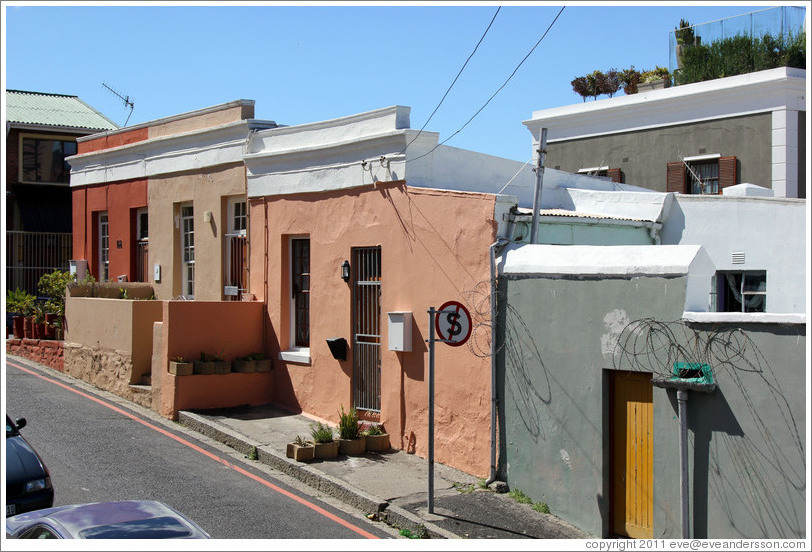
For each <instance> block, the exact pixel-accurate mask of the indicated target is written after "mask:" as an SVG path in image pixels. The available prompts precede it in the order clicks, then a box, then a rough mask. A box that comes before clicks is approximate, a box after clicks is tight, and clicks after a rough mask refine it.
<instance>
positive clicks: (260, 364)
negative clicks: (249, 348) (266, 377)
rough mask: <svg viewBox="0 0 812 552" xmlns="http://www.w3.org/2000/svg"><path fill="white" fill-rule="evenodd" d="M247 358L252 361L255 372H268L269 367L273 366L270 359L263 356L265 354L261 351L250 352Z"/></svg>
mask: <svg viewBox="0 0 812 552" xmlns="http://www.w3.org/2000/svg"><path fill="white" fill-rule="evenodd" d="M248 358H250V359H251V360H253V361H254V366H255V367H256V371H257V372H270V371H271V368H273V364H272V363H271V359H269V358H265V355H263V354H262V353H251V354H250V355H248Z"/></svg>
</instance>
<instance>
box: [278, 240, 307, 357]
mask: <svg viewBox="0 0 812 552" xmlns="http://www.w3.org/2000/svg"><path fill="white" fill-rule="evenodd" d="M288 267H289V271H290V273H289V274H290V289H289V290H288V291H289V293H290V295H289V297H290V338H289V339H290V341H289V346H288V349H287V350H286V351H281V352H280V353H279V358H280V359H282V360H284V361H286V362H295V363H300V364H309V363H310V238H309V237H307V236H292V237H290V238H289V241H288Z"/></svg>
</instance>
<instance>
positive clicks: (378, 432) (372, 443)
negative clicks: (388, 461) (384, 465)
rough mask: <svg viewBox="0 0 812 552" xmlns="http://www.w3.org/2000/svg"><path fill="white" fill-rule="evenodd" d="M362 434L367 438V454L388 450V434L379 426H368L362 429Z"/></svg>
mask: <svg viewBox="0 0 812 552" xmlns="http://www.w3.org/2000/svg"><path fill="white" fill-rule="evenodd" d="M362 433H363V434H364V435H365V436H366V438H367V452H381V451H384V450H389V448H390V447H389V434H388V433H386V432H385V431H384V429H383V426H382V425H380V424H369V425H367V426H365V427H364V429H363V431H362Z"/></svg>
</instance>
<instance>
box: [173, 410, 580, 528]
mask: <svg viewBox="0 0 812 552" xmlns="http://www.w3.org/2000/svg"><path fill="white" fill-rule="evenodd" d="M178 421H179V422H180V423H181V424H182V425H184V426H186V427H188V428H190V429H193V430H195V431H197V432H199V433H201V434H204V435H206V436H208V437H210V438H212V439H215V440H217V441H220V442H222V443H225V444H226V445H228V446H230V447H232V448H234V449H235V450H237V451H239V452H241V453H242V454H245V455H251V454H252V451H253V450H254V448H255V447H256V454H257V459H258V461H260V462H263V463H265V464H267V465H269V466H271V467H273V468H274V469H277V470H279V471H282V472H284V473H286V474H288V475H290V476H292V477H295V478H297V479H299V480H301V481H303V482H305V483H307V484H308V485H310V486H312V487H314V488H315V489H317V490H318V491H319V492H322V493H324V494H327V495H330V496H332V497H334V498H337V499H339V500H341V501H343V502H345V503H347V504H349V505H351V506H353V507H355V508H357V509H359V510H361V511H362V512H364V513H365V514H367V516H368V517H373V516H374V518H375V519H380V520H382V521H386V522H387V523H389V524H391V525H393V526H395V527H397V528H400V529H408V530H409V531H411V532H412V534H414V535H422V536H427V537H430V538H449V539H450V538H490V539H512V538H542V539H585V538H591V537H590V536H589V535H587V534H586V533H584V532H582V531H580V530H579V529H577V528H575V527H573V526H571V525H569V524H567V523H565V522H563V521H562V520H560V519H558V518H556V517H555V516H554V515H549V514H542V513H540V512H536V511H535V510H533V509H532V508H531V506H530V505H529V504H520V503H518V502H516V501H515V500H514V499H513V498H511V497H510V496H508V495H507V494H500V493H497V492H494V491H491V490H489V489H482V488H480V486H479V481H478V480H477V478H475V477H473V476H471V475H468V474H466V473H463V472H461V471H458V470H455V469H453V468H449V467H448V466H445V465H442V464H439V463H437V462H435V464H434V513H433V514H430V513H429V512H428V461H427V460H426V459H424V458H420V457H418V456H415V455H413V454H407V453H405V452H403V451H396V450H390V451H388V452H384V453H366V454H364V455H363V456H352V457H348V456H339V457H338V458H335V459H331V460H314V461H312V462H307V463H304V462H296V461H295V460H293V459H291V458H287V457H286V447H287V443H289V442H291V441H292V440H293V439H294V438H295V437H296V436H297V435H301V436H302V437H303V438H309V437H310V423H311V421H312V420H310V419H309V418H307V417H305V416H301V415H296V414H291V413H288V412H284V411H281V410H278V409H276V408H274V407H272V406H258V407H237V408H230V409H220V410H207V411H204V412H181V413H180V414H179V418H178Z"/></svg>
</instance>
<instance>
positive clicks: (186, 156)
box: [68, 100, 276, 300]
mask: <svg viewBox="0 0 812 552" xmlns="http://www.w3.org/2000/svg"><path fill="white" fill-rule="evenodd" d="M253 112H254V103H253V101H249V100H237V101H234V102H230V103H226V104H222V105H218V106H214V107H210V108H206V109H201V110H197V111H193V112H190V113H184V114H180V115H176V116H171V117H166V118H164V119H159V120H156V121H150V122H147V123H143V124H139V125H133V126H130V127H127V128H124V129H120V130H115V131H110V132H105V133H101V134H96V135H93V136H90V137H87V138H84V139H81V140H79V141H78V153H77V155H74V156H72V157H70V158H69V159H68V161H69V162H70V164H71V168H72V170H71V190H72V194H73V218H74V222H75V224H74V238H73V242H74V243H73V248H74V258H75V259H81V260H85V261H86V263H87V271H88V272H89V273H90V274H92V275H93V277H94V278H95V279H96V280H97V281H99V282H106V281H130V282H150V283H151V284H152V285H153V287H154V289H155V296H156V298H158V299H171V298H172V297H180V296H182V297H184V298H189V299H191V298H197V299H206V300H223V299H238V298H239V297H240V296H241V294H242V293H244V292H245V291H246V288H245V286H246V281H247V274H246V268H247V267H246V255H247V237H246V229H247V226H246V223H247V220H246V210H245V209H246V199H245V172H244V167H243V162H242V148H243V144H244V143H245V140H246V137H247V136H248V134H249V133H250V132H252V131H253V130H257V129H265V128H270V127H274V126H276V125H275V123H273V122H272V121H256V120H254V119H253V118H252V117H253ZM150 236H152V237H153V239H152V243H151V244H150ZM155 236H158V237H160V239H157V240H156V239H155Z"/></svg>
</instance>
